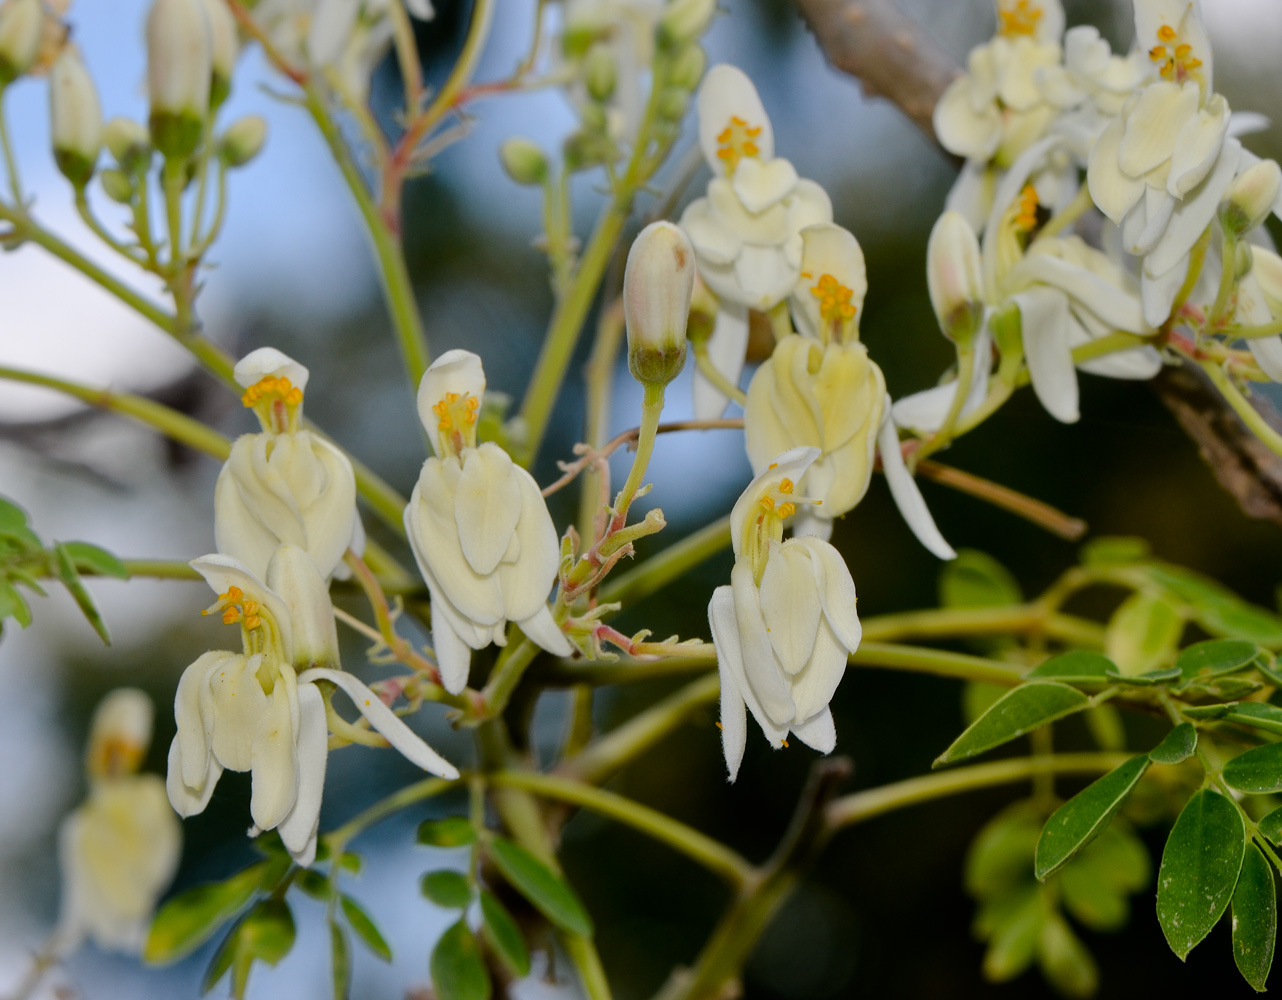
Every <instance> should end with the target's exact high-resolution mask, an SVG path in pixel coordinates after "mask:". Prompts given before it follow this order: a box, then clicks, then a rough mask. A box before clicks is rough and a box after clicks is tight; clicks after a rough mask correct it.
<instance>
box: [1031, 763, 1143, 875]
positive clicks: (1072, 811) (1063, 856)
mask: <svg viewBox="0 0 1282 1000" xmlns="http://www.w3.org/2000/svg"><path fill="white" fill-rule="evenodd" d="M1148 764H1149V758H1148V755H1147V754H1140V755H1139V756H1138V757H1132V758H1131V759H1130V760H1128V761H1127V762H1126V763H1125V764H1123V765H1122V766H1121V767H1118V768H1115V769H1114V770H1112V771H1110V772H1109V773H1108V774H1106V775H1104V777H1102V778H1100V779H1098V780H1097V781H1095V782H1092V783H1091V784H1090V785H1088V786H1087V787H1086V788H1084V789H1082V791H1080V792H1078V793H1077V794H1076V795H1074V796H1073V797H1072V798H1071V799H1069V800H1068V801H1067V802H1065V803H1064V804H1063V805H1062V806H1060V807H1059V808H1058V809H1056V810H1055V811H1054V812H1053V813H1052V814H1051V818H1050V819H1048V820H1047V821H1046V826H1045V827H1044V828H1043V829H1042V835H1041V838H1040V839H1039V840H1038V841H1037V858H1036V863H1035V866H1034V874H1035V875H1036V876H1037V877H1038V878H1039V879H1045V878H1046V877H1047V876H1048V875H1050V874H1051V872H1053V871H1055V870H1056V869H1057V868H1059V867H1060V865H1062V864H1064V862H1066V861H1068V859H1069V858H1071V857H1073V855H1075V854H1076V853H1077V852H1078V851H1080V850H1081V849H1082V848H1083V847H1085V846H1086V845H1087V844H1089V843H1090V842H1091V841H1092V840H1094V839H1095V838H1096V837H1097V836H1099V834H1100V832H1101V831H1102V830H1103V829H1104V828H1105V827H1106V826H1107V825H1108V822H1109V820H1111V819H1112V818H1113V814H1114V813H1116V812H1117V810H1118V809H1120V808H1121V806H1122V803H1123V802H1125V801H1126V797H1127V796H1128V795H1130V794H1131V791H1132V790H1133V789H1134V788H1135V786H1136V784H1138V783H1139V780H1140V778H1142V777H1143V776H1144V772H1145V771H1146V770H1148Z"/></svg>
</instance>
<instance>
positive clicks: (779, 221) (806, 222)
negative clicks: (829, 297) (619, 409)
mask: <svg viewBox="0 0 1282 1000" xmlns="http://www.w3.org/2000/svg"><path fill="white" fill-rule="evenodd" d="M698 113H699V144H700V147H701V148H702V150H703V155H704V159H705V160H707V162H708V166H709V167H711V168H712V172H713V174H714V175H715V176H714V177H713V179H712V180H711V181H710V182H709V183H708V193H707V196H706V197H704V198H700V199H698V200H697V201H695V202H692V203H691V204H690V205H689V207H687V208H686V210H685V213H684V214H683V215H682V216H681V227H682V228H683V229H684V230H685V231H686V233H687V235H688V236H689V237H690V242H691V243H692V244H693V245H694V249H695V255H696V257H697V258H698V262H699V273H700V275H701V276H702V277H703V280H704V281H705V282H706V283H707V285H708V287H709V288H711V289H712V290H713V291H714V292H715V293H716V294H717V295H718V296H720V298H721V308H720V310H719V312H718V315H717V322H716V326H715V328H714V330H713V332H712V335H711V336H710V337H709V340H708V353H709V357H710V359H711V361H712V363H713V364H714V365H715V366H716V368H717V370H718V371H720V372H722V373H723V374H724V375H725V376H726V378H727V379H728V380H729V381H730V382H732V383H737V382H738V380H739V376H740V374H741V373H742V371H743V363H744V351H745V348H746V346H747V340H748V311H749V309H756V310H760V311H766V310H769V309H772V308H774V307H775V306H776V305H778V304H779V303H780V302H782V301H783V300H784V299H786V298H787V297H788V296H789V295H791V294H792V292H793V290H794V289H795V287H796V284H797V278H798V276H799V275H800V271H801V249H802V247H801V231H802V230H803V229H805V228H806V227H807V226H810V225H814V224H816V223H820V222H831V221H832V203H831V202H830V201H829V200H828V195H827V193H826V192H825V191H824V190H823V188H822V187H820V186H819V185H818V184H816V183H815V182H814V181H809V180H804V179H799V178H798V177H797V172H796V170H794V169H793V166H792V164H791V163H789V162H788V161H787V160H785V159H781V158H776V157H775V155H774V132H773V130H772V128H771V125H770V119H769V118H768V117H767V116H766V111H765V108H764V107H763V105H762V103H761V98H760V97H759V96H758V95H757V90H756V88H755V87H754V86H753V85H752V81H751V80H749V79H748V77H747V76H746V75H744V73H743V71H742V70H739V69H736V68H735V67H733V66H727V65H724V64H723V65H719V66H714V67H712V69H710V70H709V71H708V74H707V76H706V77H705V78H704V80H703V84H702V85H701V86H700V88H699V96H698ZM726 403H727V400H726V398H725V397H724V396H723V395H722V394H721V393H720V392H719V391H718V390H716V389H715V388H714V387H713V386H712V385H711V384H710V383H708V382H707V381H706V380H705V379H704V378H703V377H702V376H701V375H699V374H698V373H696V376H695V415H696V416H698V417H700V418H710V417H716V416H719V415H720V414H721V413H722V412H724V410H725V407H726Z"/></svg>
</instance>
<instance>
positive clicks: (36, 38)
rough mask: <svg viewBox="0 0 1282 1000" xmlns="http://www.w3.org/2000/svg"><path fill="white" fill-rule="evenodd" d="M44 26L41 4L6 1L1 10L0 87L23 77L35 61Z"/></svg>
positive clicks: (21, 0) (38, 0)
mask: <svg viewBox="0 0 1282 1000" xmlns="http://www.w3.org/2000/svg"><path fill="white" fill-rule="evenodd" d="M44 23H45V15H44V10H43V9H41V6H40V0H6V2H5V4H4V5H3V6H0V87H2V86H4V85H5V84H8V83H12V82H13V81H14V80H16V79H17V78H18V77H20V76H22V74H23V73H25V72H27V70H29V69H30V68H31V66H32V64H33V63H34V62H35V61H36V57H37V56H38V55H39V54H40V39H41V36H42V35H43V34H44Z"/></svg>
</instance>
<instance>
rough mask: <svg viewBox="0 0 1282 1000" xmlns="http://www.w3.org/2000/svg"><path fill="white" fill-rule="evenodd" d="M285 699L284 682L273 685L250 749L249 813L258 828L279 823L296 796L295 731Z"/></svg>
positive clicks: (291, 807)
mask: <svg viewBox="0 0 1282 1000" xmlns="http://www.w3.org/2000/svg"><path fill="white" fill-rule="evenodd" d="M289 702H290V699H289V698H288V697H287V695H286V692H285V688H284V685H282V684H277V685H276V689H275V690H274V691H273V692H272V694H271V698H270V700H269V702H268V705H267V711H266V712H265V713H264V717H263V719H262V722H261V724H260V726H259V729H258V732H257V733H256V734H255V735H254V740H253V743H252V749H251V751H250V756H251V759H252V768H251V769H252V772H253V781H252V783H251V786H250V796H249V814H250V815H251V816H252V817H253V818H254V824H255V825H256V826H257V827H258V828H259V829H260V830H271V829H274V828H275V827H276V826H277V825H279V824H280V822H281V820H283V819H284V818H285V817H286V816H288V815H289V811H290V810H291V809H293V808H294V802H295V801H296V799H297V798H298V743H297V738H298V734H297V732H296V731H295V729H294V725H293V720H292V716H291V711H290V704H289Z"/></svg>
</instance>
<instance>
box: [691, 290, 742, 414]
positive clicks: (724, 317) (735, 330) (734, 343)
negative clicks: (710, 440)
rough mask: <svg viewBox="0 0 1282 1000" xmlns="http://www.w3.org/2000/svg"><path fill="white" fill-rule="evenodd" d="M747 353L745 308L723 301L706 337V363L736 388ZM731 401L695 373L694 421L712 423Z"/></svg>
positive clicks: (697, 372) (696, 370)
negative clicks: (708, 421) (707, 361)
mask: <svg viewBox="0 0 1282 1000" xmlns="http://www.w3.org/2000/svg"><path fill="white" fill-rule="evenodd" d="M747 350H748V307H747V306H744V305H740V304H739V303H737V302H728V301H724V300H723V301H722V303H721V308H720V309H718V310H717V321H716V325H715V326H714V327H713V330H712V335H711V336H710V337H708V360H709V361H711V362H712V366H713V367H714V368H715V369H716V370H717V371H719V372H721V374H722V375H724V376H725V377H726V380H727V381H728V382H730V384H731V385H738V384H739V376H740V375H742V374H743V363H744V356H745V355H746V353H747ZM729 405H730V400H729V399H728V398H727V397H726V396H724V395H723V394H722V393H721V390H720V389H718V388H717V387H716V386H714V385H713V384H712V383H711V382H709V381H708V380H707V379H706V378H705V377H704V375H703V373H702V372H701V371H700V370H699V368H698V366H696V367H695V370H694V415H695V419H696V420H715V419H716V418H718V417H720V416H721V415H722V414H723V413H725V412H726V407H727V406H729Z"/></svg>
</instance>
